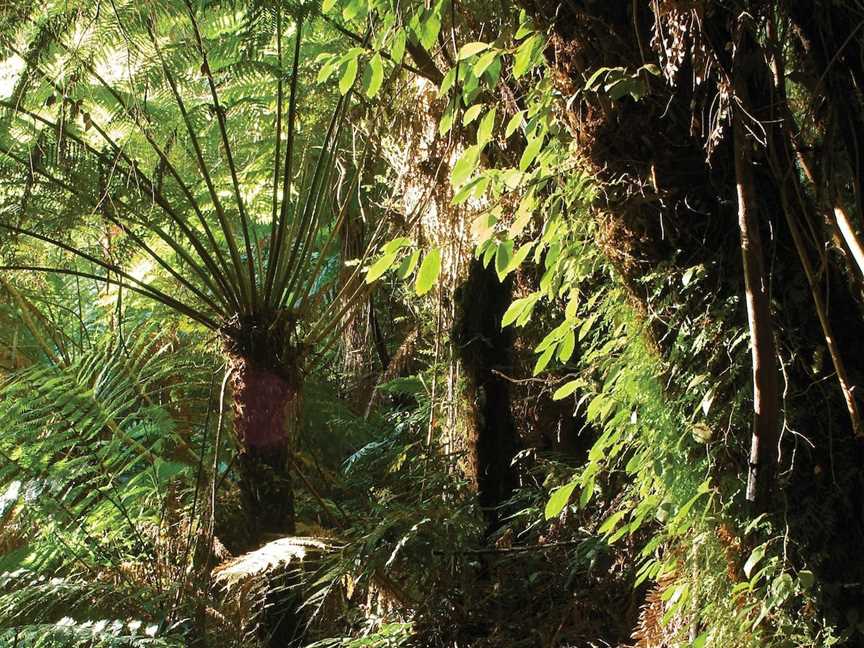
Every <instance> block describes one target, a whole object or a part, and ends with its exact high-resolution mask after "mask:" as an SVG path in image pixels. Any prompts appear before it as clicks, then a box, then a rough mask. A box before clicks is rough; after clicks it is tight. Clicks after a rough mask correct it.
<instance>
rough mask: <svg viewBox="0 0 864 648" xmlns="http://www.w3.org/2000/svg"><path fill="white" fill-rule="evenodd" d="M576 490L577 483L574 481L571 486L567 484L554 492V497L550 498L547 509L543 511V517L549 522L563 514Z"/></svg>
mask: <svg viewBox="0 0 864 648" xmlns="http://www.w3.org/2000/svg"><path fill="white" fill-rule="evenodd" d="M575 488H576V482H575V481H572V482H570V483H569V484H565V485H564V486H562V487H561V488H556V489H555V490H554V491H552V495H550V496H549V501H548V502H546V508H544V509H543V516H544V517H545V518H546V519H547V520H551V519H552V518H554V517H558V516H559V515H560V514H561V511H563V510H564V507H565V506H567V502H569V501H570V496H571V495H572V494H573V490H574V489H575Z"/></svg>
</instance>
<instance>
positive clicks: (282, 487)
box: [231, 358, 302, 537]
mask: <svg viewBox="0 0 864 648" xmlns="http://www.w3.org/2000/svg"><path fill="white" fill-rule="evenodd" d="M231 385H232V388H233V392H234V403H233V405H234V430H235V434H236V438H237V447H238V453H239V454H238V462H239V469H240V490H241V494H242V498H243V505H244V508H245V509H246V511H247V515H248V516H249V517H250V524H251V525H252V527H253V531H254V533H253V536H254V537H260V536H261V535H263V534H279V535H289V534H291V533H293V532H294V528H295V520H294V493H293V486H292V480H291V473H290V470H289V466H290V453H291V452H292V450H293V447H294V443H295V442H296V439H297V432H298V427H299V425H300V421H301V420H302V418H301V417H302V406H301V404H302V395H301V389H300V388H301V386H300V384H299V380H297V379H292V378H291V377H286V376H284V375H280V374H278V373H276V372H275V371H273V370H272V369H269V368H267V367H265V366H262V365H260V364H258V363H255V362H253V361H250V360H248V359H245V358H234V359H233V360H232V377H231Z"/></svg>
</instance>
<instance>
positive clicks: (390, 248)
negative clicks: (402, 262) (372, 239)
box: [381, 236, 411, 254]
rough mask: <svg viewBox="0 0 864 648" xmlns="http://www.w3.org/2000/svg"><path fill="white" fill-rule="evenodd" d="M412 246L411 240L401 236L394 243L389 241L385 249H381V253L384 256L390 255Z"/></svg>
mask: <svg viewBox="0 0 864 648" xmlns="http://www.w3.org/2000/svg"><path fill="white" fill-rule="evenodd" d="M408 245H411V239H409V238H407V237H405V236H399V237H397V238H395V239H393V240H392V241H388V242H387V243H385V244H384V247H382V248H381V252H382V253H383V254H390V253H391V252H395V251H396V250H401V249H402V248H403V247H406V246H408Z"/></svg>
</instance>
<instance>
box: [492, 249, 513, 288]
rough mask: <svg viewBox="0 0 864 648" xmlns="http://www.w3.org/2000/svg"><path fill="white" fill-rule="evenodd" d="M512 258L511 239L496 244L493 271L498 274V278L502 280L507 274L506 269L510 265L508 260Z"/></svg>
mask: <svg viewBox="0 0 864 648" xmlns="http://www.w3.org/2000/svg"><path fill="white" fill-rule="evenodd" d="M512 258H513V241H509V240H508V241H504V242H503V243H499V244H498V249H497V250H496V251H495V272H496V274H497V275H498V280H499V281H503V280H504V277H506V276H507V269H508V268H509V267H510V260H511V259H512Z"/></svg>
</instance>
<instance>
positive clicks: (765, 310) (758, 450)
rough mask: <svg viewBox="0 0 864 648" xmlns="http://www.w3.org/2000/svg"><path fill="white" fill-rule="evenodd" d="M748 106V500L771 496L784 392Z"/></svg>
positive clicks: (742, 91) (740, 179) (742, 141)
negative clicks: (750, 422)
mask: <svg viewBox="0 0 864 648" xmlns="http://www.w3.org/2000/svg"><path fill="white" fill-rule="evenodd" d="M750 41H751V36H750V34H749V32H746V31H744V33H743V34H742V36H741V39H740V42H739V43H738V51H737V52H736V56H735V64H734V67H735V70H734V82H735V94H736V95H737V97H738V99H739V100H740V101H741V102H742V104H743V105H744V106H749V105H750V101H749V92H748V89H747V78H748V77H747V75H748V69H747V68H748V66H749V64H750V62H751V60H750V57H751V56H752V47H751V42H750ZM745 119H750V117H749V116H748V115H746V114H745V113H744V111H743V110H737V111H736V112H735V113H734V115H733V117H732V136H733V147H734V150H735V179H736V183H737V188H738V230H739V233H740V236H741V263H742V268H743V270H744V287H745V302H746V304H747V324H748V326H749V329H750V353H751V357H752V364H753V432H752V436H751V442H750V464H749V470H748V472H747V500H748V501H750V502H755V501H757V499H758V500H760V501H761V502H762V503H764V502H765V501H766V498H767V495H768V491H769V489H770V487H771V483H772V481H773V474H774V470H775V466H776V463H777V443H778V438H779V428H778V426H779V421H780V412H779V404H780V397H779V391H778V380H777V352H776V350H775V348H774V334H773V331H772V328H771V307H770V298H769V296H768V278H767V276H766V275H765V267H764V266H765V264H764V260H763V253H762V236H761V234H760V232H759V221H758V219H757V217H756V212H757V209H756V205H755V192H754V187H753V161H752V155H751V146H752V145H751V143H750V140H749V139H748V138H747V136H746V132H745V126H744V120H745Z"/></svg>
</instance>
